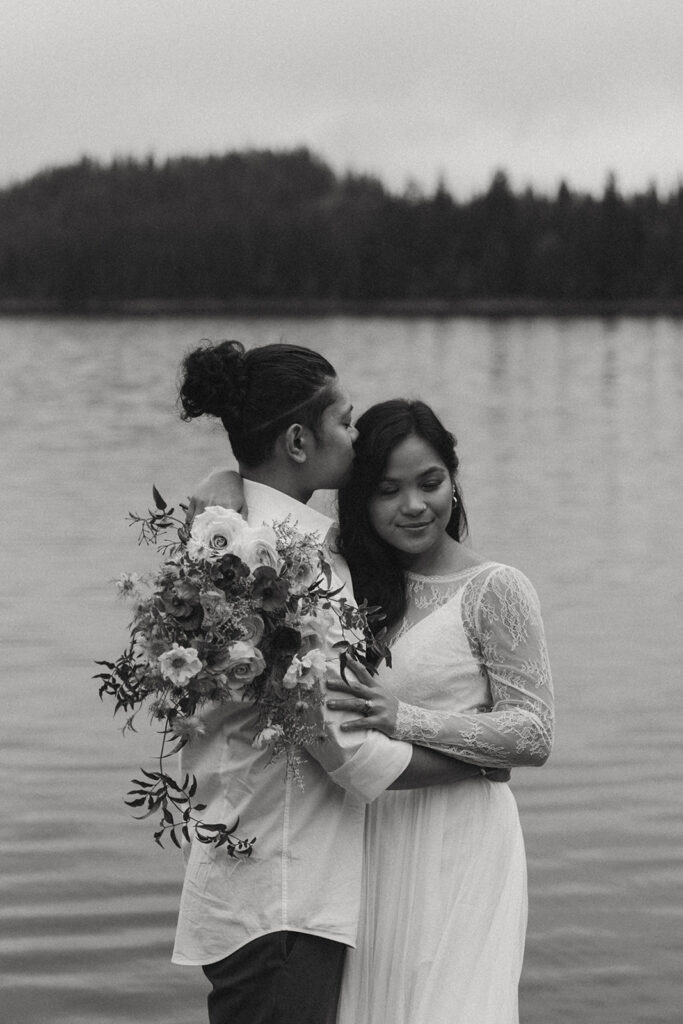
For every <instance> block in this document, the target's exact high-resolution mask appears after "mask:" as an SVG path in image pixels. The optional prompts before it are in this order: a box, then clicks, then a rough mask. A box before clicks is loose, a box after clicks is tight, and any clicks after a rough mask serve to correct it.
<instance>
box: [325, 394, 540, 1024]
mask: <svg viewBox="0 0 683 1024" xmlns="http://www.w3.org/2000/svg"><path fill="white" fill-rule="evenodd" d="M356 429H357V431H358V438H357V440H356V443H355V446H354V447H355V453H356V457H355V460H354V463H353V468H352V471H351V476H350V479H349V481H348V483H346V484H345V485H344V487H343V488H342V489H341V490H340V492H339V526H340V536H339V547H340V551H341V553H342V554H343V556H344V557H345V559H346V560H347V562H348V565H349V567H350V569H351V573H352V578H353V584H354V592H355V596H356V599H357V600H358V601H361V600H363V599H367V600H368V602H369V604H371V605H381V606H382V607H383V608H384V610H385V612H386V613H387V626H388V630H389V638H390V644H391V648H392V659H391V660H392V668H391V669H389V668H388V667H387V666H386V665H383V666H382V667H381V668H380V672H379V676H377V677H372V676H370V675H369V674H368V673H367V672H366V671H365V670H364V669H363V668H362V666H360V665H358V664H353V665H352V668H353V671H354V673H355V677H356V679H357V682H356V681H355V680H350V691H351V696H344V697H338V698H334V699H332V700H329V701H328V706H329V707H331V708H334V709H339V710H341V709H347V710H352V709H354V708H355V709H357V710H362V714H361V717H359V718H357V719H355V721H352V722H350V723H348V724H347V725H346V726H343V727H342V728H347V729H378V730H381V731H383V732H384V733H386V734H387V735H388V736H390V737H394V738H401V739H407V740H409V741H411V742H413V743H419V744H423V745H427V746H430V747H434V748H435V749H438V750H439V751H441V752H443V753H448V754H450V755H452V756H453V757H457V758H458V759H460V760H464V761H471V762H476V763H477V764H483V765H491V766H498V767H501V766H512V765H540V764H543V763H544V761H545V760H546V758H547V757H548V755H549V752H550V746H551V741H552V728H553V698H552V686H551V677H550V669H549V665H548V658H547V652H546V646H545V641H544V634H543V626H542V622H541V617H540V611H539V606H538V599H537V597H536V593H535V591H534V589H533V587H532V586H531V584H530V583H529V581H528V580H527V579H526V577H525V576H524V575H523V574H522V573H521V572H519V571H518V570H516V569H513V568H511V567H509V566H506V565H501V564H499V563H497V562H492V561H488V560H485V559H483V558H480V557H479V556H478V555H476V554H474V553H473V552H472V551H471V549H469V548H467V547H464V546H463V544H462V542H461V537H462V535H463V533H464V531H465V530H466V522H467V521H466V516H465V512H464V509H463V506H462V500H461V496H460V493H459V489H458V484H457V468H458V460H457V457H456V454H455V440H454V438H453V436H452V435H451V434H449V433H448V431H446V430H445V428H444V427H443V426H442V424H441V423H440V422H439V420H438V419H437V417H436V416H435V414H434V413H433V412H432V410H431V409H430V408H429V407H428V406H426V405H425V404H424V403H422V402H406V401H403V400H395V401H389V402H383V403H381V404H379V405H375V406H373V407H372V408H371V409H369V410H368V411H367V412H366V413H365V414H364V415H363V416H361V417H360V418H359V420H358V421H357V423H356ZM335 688H337V687H335ZM347 693H348V690H347ZM364 849H365V853H364V882H363V895H362V900H361V907H362V911H361V924H360V929H359V935H358V943H357V948H356V949H354V950H350V951H349V954H348V957H347V961H346V965H345V972H344V980H343V986H342V995H341V1002H340V1009H339V1016H338V1024H515V1022H517V1020H518V1010H517V987H518V981H519V976H520V972H521V967H522V957H523V950H524V937H525V929H526V916H527V894H526V864H525V855H524V844H523V839H522V833H521V829H520V824H519V818H518V813H517V806H516V803H515V800H514V797H513V795H512V793H511V791H510V789H509V787H508V786H506V785H492V784H491V783H490V782H489V781H488V780H486V779H485V778H482V779H480V780H475V781H473V782H471V783H470V784H469V785H467V786H450V787H449V786H433V787H430V788H427V789H420V790H402V791H393V792H385V793H383V794H381V795H380V796H379V797H378V798H377V799H376V800H375V801H374V802H373V803H371V804H369V805H368V807H367V808H366V827H365V848H364Z"/></svg>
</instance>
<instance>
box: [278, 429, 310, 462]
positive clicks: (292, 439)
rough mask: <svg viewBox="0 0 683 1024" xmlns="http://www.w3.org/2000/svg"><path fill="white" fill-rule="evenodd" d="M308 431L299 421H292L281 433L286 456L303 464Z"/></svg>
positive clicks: (306, 455)
mask: <svg viewBox="0 0 683 1024" xmlns="http://www.w3.org/2000/svg"><path fill="white" fill-rule="evenodd" d="M308 433H309V432H308V431H307V429H306V427H303V426H302V425H301V424H300V423H292V424H291V425H290V426H289V427H287V429H286V430H285V432H284V434H283V435H282V440H283V445H284V450H285V453H286V455H287V458H289V459H291V460H292V461H293V462H298V463H300V464H303V463H304V462H305V461H306V459H307V458H308V447H309V443H308V442H309V439H308Z"/></svg>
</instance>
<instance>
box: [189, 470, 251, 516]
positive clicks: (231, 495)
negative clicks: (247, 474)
mask: <svg viewBox="0 0 683 1024" xmlns="http://www.w3.org/2000/svg"><path fill="white" fill-rule="evenodd" d="M211 505H222V506H223V508H234V509H235V511H236V512H241V513H242V515H243V516H246V506H245V503H244V490H243V488H242V477H241V476H240V475H239V473H235V471H234V470H232V469H215V470H214V471H213V473H209V475H208V476H205V477H204V479H203V480H202V481H201V482H200V483H199V484H198V485H197V486H196V487H195V489H194V493H193V495H192V497H191V498H190V503H189V505H188V508H187V515H186V516H185V525H186V526H187V528H188V529H189V528H190V527H191V526H192V520H193V519H194V517H195V516H198V515H199V514H200V513H201V512H203V511H204V509H205V508H209V507H210V506H211Z"/></svg>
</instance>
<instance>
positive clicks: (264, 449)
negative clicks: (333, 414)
mask: <svg viewBox="0 0 683 1024" xmlns="http://www.w3.org/2000/svg"><path fill="white" fill-rule="evenodd" d="M335 381H336V373H335V370H334V367H333V366H332V365H331V363H329V362H328V361H327V359H325V358H324V356H321V355H320V354H319V353H318V352H314V351H313V350H312V349H308V348H301V347H300V346H299V345H287V344H278V345H261V346H259V347H257V348H252V349H248V350H245V348H244V345H242V343H241V342H239V341H222V342H220V343H218V344H216V345H214V344H212V343H210V342H208V343H205V344H203V345H201V346H200V347H199V348H197V349H195V350H194V351H193V352H190V353H189V355H187V356H186V357H185V359H184V360H183V364H182V381H181V384H180V393H179V398H180V402H181V404H182V407H183V412H182V413H181V415H182V417H183V419H194V418H195V417H197V416H203V415H209V416H217V417H218V419H220V421H221V423H222V424H223V426H224V427H225V429H226V431H227V433H228V437H229V438H230V445H231V447H232V450H233V452H234V454H235V458H236V459H237V460H238V461H239V462H241V463H243V464H244V465H245V466H259V465H260V464H261V463H262V462H265V460H266V459H267V458H269V456H270V455H271V454H272V452H273V446H274V444H275V441H276V440H277V438H278V437H279V435H280V434H281V433H282V431H283V430H286V429H287V427H289V426H290V425H291V424H292V423H301V424H302V425H303V426H306V427H308V428H309V429H310V430H311V431H312V432H313V434H314V436H316V437H317V436H318V430H319V427H320V421H321V419H322V415H323V413H324V412H325V409H327V407H328V406H329V405H331V404H332V403H333V402H334V401H335V397H336V394H335V389H334V384H335Z"/></svg>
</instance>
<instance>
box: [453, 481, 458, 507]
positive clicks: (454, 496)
mask: <svg viewBox="0 0 683 1024" xmlns="http://www.w3.org/2000/svg"><path fill="white" fill-rule="evenodd" d="M457 504H458V497H457V495H456V493H455V484H453V508H455V506H456V505H457Z"/></svg>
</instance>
